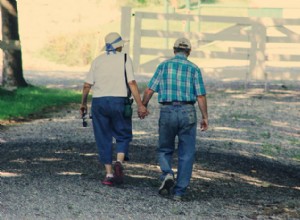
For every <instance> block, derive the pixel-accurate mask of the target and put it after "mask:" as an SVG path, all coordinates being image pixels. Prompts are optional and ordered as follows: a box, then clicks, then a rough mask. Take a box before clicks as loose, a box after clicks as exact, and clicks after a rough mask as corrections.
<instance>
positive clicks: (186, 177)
mask: <svg viewBox="0 0 300 220" xmlns="http://www.w3.org/2000/svg"><path fill="white" fill-rule="evenodd" d="M196 128H197V115H196V110H195V107H194V106H193V105H162V106H161V109H160V118H159V146H158V149H157V151H158V162H159V165H160V168H161V170H162V172H163V174H162V176H161V179H164V177H165V176H166V175H167V174H168V173H170V174H172V175H174V172H173V170H172V155H173V153H174V151H175V138H176V136H177V137H178V167H177V178H176V184H175V186H174V189H173V193H174V194H175V195H180V196H181V195H183V194H184V193H185V191H186V189H187V187H188V185H189V183H190V179H191V176H192V170H193V163H194V158H195V144H196Z"/></svg>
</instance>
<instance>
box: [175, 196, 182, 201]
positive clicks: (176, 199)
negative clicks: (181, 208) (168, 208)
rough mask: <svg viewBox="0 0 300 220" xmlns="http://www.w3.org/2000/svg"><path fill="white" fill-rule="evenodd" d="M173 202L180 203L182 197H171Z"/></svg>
mask: <svg viewBox="0 0 300 220" xmlns="http://www.w3.org/2000/svg"><path fill="white" fill-rule="evenodd" d="M173 200H174V201H176V202H181V201H182V196H180V195H174V196H173Z"/></svg>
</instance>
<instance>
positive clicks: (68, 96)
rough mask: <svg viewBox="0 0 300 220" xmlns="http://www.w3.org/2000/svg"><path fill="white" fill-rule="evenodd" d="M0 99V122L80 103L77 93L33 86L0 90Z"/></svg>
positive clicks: (78, 93)
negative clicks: (51, 108)
mask: <svg viewBox="0 0 300 220" xmlns="http://www.w3.org/2000/svg"><path fill="white" fill-rule="evenodd" d="M0 97H1V99H0V120H16V119H24V118H27V117H30V116H31V117H32V116H33V115H34V114H38V113H41V112H42V111H43V110H44V109H47V108H49V107H58V106H63V105H67V104H71V103H78V104H79V103H80V101H81V93H80V92H77V91H73V90H63V89H48V88H44V87H34V86H30V87H26V88H19V89H17V90H15V91H7V90H4V89H2V88H0Z"/></svg>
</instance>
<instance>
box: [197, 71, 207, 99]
mask: <svg viewBox="0 0 300 220" xmlns="http://www.w3.org/2000/svg"><path fill="white" fill-rule="evenodd" d="M194 82H195V84H194V88H195V93H196V94H195V95H196V96H199V95H206V90H205V86H204V82H203V78H202V73H201V70H200V69H199V68H197V69H196V72H195V81H194Z"/></svg>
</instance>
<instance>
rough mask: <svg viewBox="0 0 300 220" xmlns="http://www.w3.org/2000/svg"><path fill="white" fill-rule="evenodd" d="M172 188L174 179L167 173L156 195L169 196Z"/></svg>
mask: <svg viewBox="0 0 300 220" xmlns="http://www.w3.org/2000/svg"><path fill="white" fill-rule="evenodd" d="M173 186H174V177H173V175H172V174H170V173H168V174H167V175H166V177H165V179H164V181H163V182H162V184H161V186H160V187H159V190H158V193H159V194H160V195H165V194H171V188H172V187H173Z"/></svg>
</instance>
